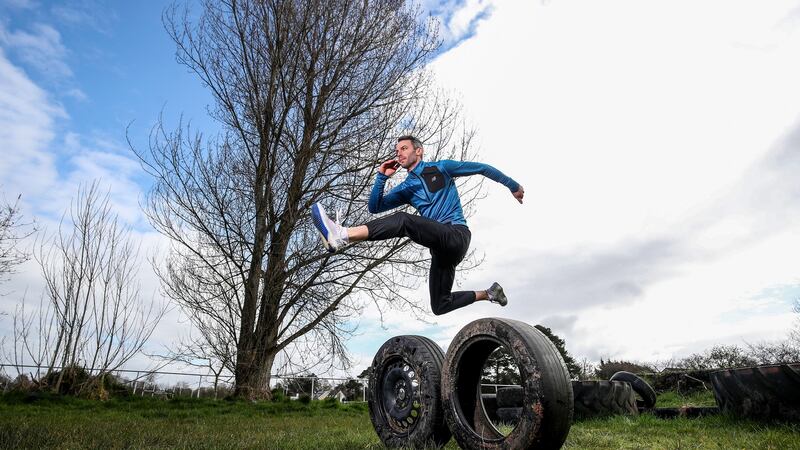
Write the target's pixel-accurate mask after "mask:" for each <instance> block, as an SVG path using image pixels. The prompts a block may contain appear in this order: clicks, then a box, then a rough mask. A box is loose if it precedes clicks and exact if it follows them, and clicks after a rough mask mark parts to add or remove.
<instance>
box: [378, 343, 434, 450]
mask: <svg viewBox="0 0 800 450" xmlns="http://www.w3.org/2000/svg"><path fill="white" fill-rule="evenodd" d="M443 360H444V354H443V353H442V349H441V348H440V347H439V346H438V345H437V344H436V343H435V342H433V341H431V340H430V339H428V338H426V337H423V336H397V337H393V338H391V339H389V340H388V341H386V342H385V343H384V344H383V345H382V346H381V348H380V349H378V352H377V353H376V354H375V358H374V359H373V360H372V367H371V369H372V372H371V375H370V378H369V389H368V391H367V400H368V405H369V417H370V420H372V425H373V426H374V427H375V432H376V433H377V434H378V437H380V439H381V441H382V442H383V444H384V445H385V446H387V447H390V448H396V447H405V448H426V447H431V446H434V447H441V446H443V445H445V444H446V443H447V442H448V441H449V440H450V430H448V428H447V425H446V424H445V422H444V414H443V411H442V403H441V373H442V362H443Z"/></svg>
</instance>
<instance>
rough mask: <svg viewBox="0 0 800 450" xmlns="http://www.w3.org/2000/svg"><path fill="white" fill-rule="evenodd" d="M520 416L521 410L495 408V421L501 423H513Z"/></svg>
mask: <svg viewBox="0 0 800 450" xmlns="http://www.w3.org/2000/svg"><path fill="white" fill-rule="evenodd" d="M520 416H522V408H521V407H519V408H497V420H499V421H500V422H503V423H515V422H516V421H518V420H519V418H520Z"/></svg>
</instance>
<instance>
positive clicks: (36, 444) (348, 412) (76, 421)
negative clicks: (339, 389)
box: [0, 396, 800, 449]
mask: <svg viewBox="0 0 800 450" xmlns="http://www.w3.org/2000/svg"><path fill="white" fill-rule="evenodd" d="M662 398H663V396H659V406H670V405H664V404H662ZM663 400H664V401H667V400H669V401H674V402H676V403H675V405H672V406H682V405H684V403H679V402H678V401H684V400H685V398H681V397H677V396H676V398H675V399H673V400H670V399H669V397H668V396H667V397H666V398H663ZM707 400H708V399H707V397H699V399H698V400H696V401H698V402H700V401H707ZM694 406H704V405H702V404H695V405H694ZM56 447H57V448H98V449H99V448H104V449H105V448H269V449H295V448H296V449H318V448H324V449H328V448H330V449H352V448H362V449H377V448H382V446H381V444H380V441H379V440H378V437H377V436H376V434H375V432H374V431H373V429H372V424H371V423H370V420H369V414H368V412H367V408H366V405H364V404H348V405H340V404H337V403H330V402H311V403H310V404H308V405H304V404H302V403H300V402H276V403H269V402H264V403H248V402H241V401H237V402H227V401H213V400H203V399H201V400H197V399H183V400H169V401H165V400H155V399H142V398H134V399H128V400H125V399H115V400H110V401H107V402H97V401H90V400H81V399H74V398H64V397H51V396H42V397H26V396H5V397H0V448H56ZM447 448H458V447H457V445H456V444H455V442H454V441H450V443H449V444H448V446H447ZM565 448H571V449H583V448H587V449H589V448H591V449H594V448H608V449H618V448H647V449H650V448H664V449H683V448H710V449H729V448H748V449H750V448H759V449H761V448H763V449H771V448H774V449H791V448H797V449H800V426H798V425H787V424H761V423H757V422H751V421H741V420H735V419H732V418H729V417H726V416H710V417H704V418H700V419H672V420H663V419H658V418H655V417H653V416H651V415H646V414H645V415H642V416H640V417H612V418H608V419H601V420H589V421H583V422H578V423H576V424H574V425H573V426H572V429H571V430H570V435H569V438H568V439H567V444H566V446H565Z"/></svg>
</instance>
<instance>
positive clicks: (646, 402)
mask: <svg viewBox="0 0 800 450" xmlns="http://www.w3.org/2000/svg"><path fill="white" fill-rule="evenodd" d="M610 380H611V381H624V382H626V383H630V384H631V387H632V388H633V392H635V393H637V394H639V397H641V398H642V403H641V405H639V406H643V407H645V408H653V407H655V406H656V398H657V397H656V391H655V390H654V389H653V387H652V386H650V384H648V383H647V381H644V380H643V379H642V378H640V377H638V376H637V375H635V374H632V373H630V372H625V371H624V370H623V371H619V372H617V373H615V374H614V375H612V376H611V378H610ZM637 404H638V402H637Z"/></svg>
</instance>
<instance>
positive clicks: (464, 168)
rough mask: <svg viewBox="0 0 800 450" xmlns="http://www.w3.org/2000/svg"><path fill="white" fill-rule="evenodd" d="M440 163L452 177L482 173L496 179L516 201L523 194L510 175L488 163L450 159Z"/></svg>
mask: <svg viewBox="0 0 800 450" xmlns="http://www.w3.org/2000/svg"><path fill="white" fill-rule="evenodd" d="M441 163H442V167H443V168H444V170H445V171H446V172H447V173H449V174H450V176H452V177H465V176H469V175H483V176H485V177H486V178H488V179H490V180H492V181H496V182H498V183H500V184H502V185H503V186H505V187H507V188H508V190H510V191H511V195H513V196H514V198H516V199H517V201H518V202H520V203H522V197H523V196H524V195H525V189H523V188H522V186H521V185H520V184H519V183H517V182H516V181H514V180H513V179H512V178H511V177H509V176H508V175H506V174H504V173H503V172H501V171H499V170H497V169H495V168H494V167H492V166H490V165H488V164H483V163H478V162H471V161H452V160H443V161H441Z"/></svg>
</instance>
